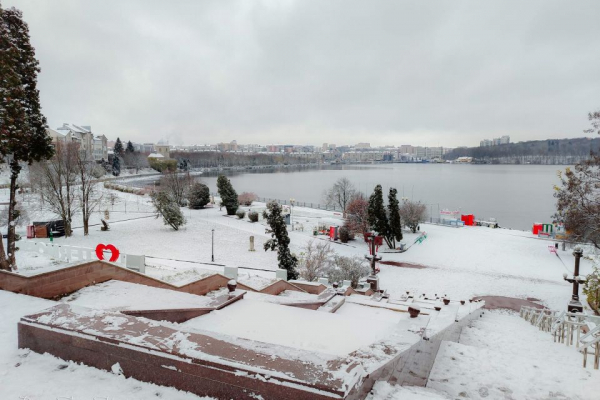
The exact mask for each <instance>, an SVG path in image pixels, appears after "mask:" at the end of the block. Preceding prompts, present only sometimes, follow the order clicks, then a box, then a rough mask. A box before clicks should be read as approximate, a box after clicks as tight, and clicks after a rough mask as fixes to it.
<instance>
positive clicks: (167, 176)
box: [160, 171, 192, 206]
mask: <svg viewBox="0 0 600 400" xmlns="http://www.w3.org/2000/svg"><path fill="white" fill-rule="evenodd" d="M191 183H192V182H191V179H190V177H189V176H188V174H179V173H177V172H176V171H165V172H163V176H162V177H161V178H160V190H162V191H165V192H167V193H169V195H170V196H171V197H172V198H173V200H175V201H176V202H177V204H178V205H179V206H184V205H185V200H186V196H187V191H188V190H189V187H190V185H191Z"/></svg>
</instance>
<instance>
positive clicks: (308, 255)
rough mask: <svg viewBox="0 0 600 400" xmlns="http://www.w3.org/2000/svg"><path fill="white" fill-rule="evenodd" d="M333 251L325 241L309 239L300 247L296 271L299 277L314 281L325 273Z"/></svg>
mask: <svg viewBox="0 0 600 400" xmlns="http://www.w3.org/2000/svg"><path fill="white" fill-rule="evenodd" d="M334 254H335V252H334V251H333V249H332V248H331V245H330V244H329V243H327V242H323V241H320V240H319V241H317V242H315V240H311V241H310V242H308V244H307V245H306V247H304V248H303V249H302V251H301V252H300V257H299V260H298V261H299V267H298V272H299V273H300V277H301V278H302V279H305V280H307V281H309V282H313V281H316V280H317V279H318V278H321V277H323V276H324V275H325V273H326V271H327V269H328V268H329V267H330V263H331V261H332V259H333V255H334Z"/></svg>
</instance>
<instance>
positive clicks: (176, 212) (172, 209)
mask: <svg viewBox="0 0 600 400" xmlns="http://www.w3.org/2000/svg"><path fill="white" fill-rule="evenodd" d="M152 204H153V205H154V208H155V210H156V218H158V217H160V216H162V217H163V222H164V223H165V225H169V226H171V228H173V229H174V230H176V231H177V230H179V228H180V227H181V226H182V225H184V224H185V218H184V217H183V214H182V213H181V209H180V208H179V204H177V201H175V199H173V198H172V197H171V196H170V195H169V194H168V193H167V192H156V193H152Z"/></svg>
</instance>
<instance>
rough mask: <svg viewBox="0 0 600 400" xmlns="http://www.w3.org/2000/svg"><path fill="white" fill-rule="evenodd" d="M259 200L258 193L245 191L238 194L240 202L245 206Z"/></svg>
mask: <svg viewBox="0 0 600 400" xmlns="http://www.w3.org/2000/svg"><path fill="white" fill-rule="evenodd" d="M256 200H258V196H257V195H256V193H248V192H244V193H242V194H240V195H239V196H238V202H239V203H240V204H241V205H243V206H251V205H252V202H253V201H256Z"/></svg>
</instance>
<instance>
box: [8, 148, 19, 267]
mask: <svg viewBox="0 0 600 400" xmlns="http://www.w3.org/2000/svg"><path fill="white" fill-rule="evenodd" d="M19 169H20V167H19V161H18V160H15V159H13V160H12V161H11V162H10V170H11V174H10V199H9V202H8V232H7V233H8V244H7V246H6V247H7V249H6V251H7V253H8V264H9V265H8V270H9V271H10V270H13V269H15V268H16V266H17V262H16V255H15V252H16V245H15V224H14V220H15V207H16V206H17V200H16V196H17V177H18V176H19Z"/></svg>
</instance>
